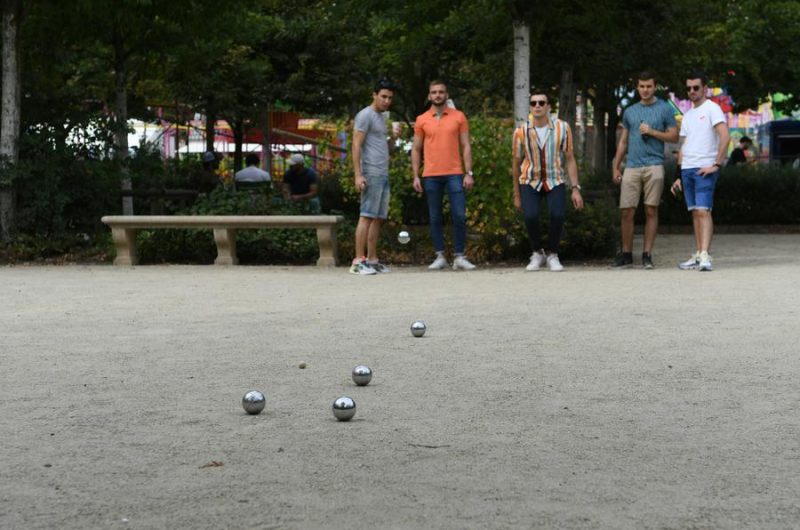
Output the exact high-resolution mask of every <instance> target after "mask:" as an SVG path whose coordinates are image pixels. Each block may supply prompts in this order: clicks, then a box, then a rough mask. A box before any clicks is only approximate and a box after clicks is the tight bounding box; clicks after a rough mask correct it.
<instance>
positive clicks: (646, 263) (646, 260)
mask: <svg viewBox="0 0 800 530" xmlns="http://www.w3.org/2000/svg"><path fill="white" fill-rule="evenodd" d="M642 267H644V268H645V269H652V268H654V265H653V256H652V255H651V254H648V253H646V252H643V253H642Z"/></svg>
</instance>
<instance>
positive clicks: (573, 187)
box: [572, 184, 583, 191]
mask: <svg viewBox="0 0 800 530" xmlns="http://www.w3.org/2000/svg"><path fill="white" fill-rule="evenodd" d="M572 189H573V190H578V191H581V190H582V189H583V188H581V185H580V184H575V185H574V186H572Z"/></svg>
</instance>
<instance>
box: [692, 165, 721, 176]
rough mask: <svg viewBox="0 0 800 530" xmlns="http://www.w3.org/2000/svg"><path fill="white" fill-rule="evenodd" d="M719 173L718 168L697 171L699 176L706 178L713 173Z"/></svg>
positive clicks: (709, 167) (711, 167) (712, 167)
mask: <svg viewBox="0 0 800 530" xmlns="http://www.w3.org/2000/svg"><path fill="white" fill-rule="evenodd" d="M717 171H719V168H718V167H717V166H708V167H701V168H700V169H698V170H697V174H698V175H702V176H704V177H705V176H706V175H710V174H711V173H715V172H717Z"/></svg>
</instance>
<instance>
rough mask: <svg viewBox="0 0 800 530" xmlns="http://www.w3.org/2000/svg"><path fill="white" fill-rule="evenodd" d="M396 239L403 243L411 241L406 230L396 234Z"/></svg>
mask: <svg viewBox="0 0 800 530" xmlns="http://www.w3.org/2000/svg"><path fill="white" fill-rule="evenodd" d="M397 240H398V241H399V242H401V243H402V244H404V245H405V244H406V243H408V242H409V241H411V236H410V235H409V234H408V232H406V231H405V230H403V231H402V232H400V233H399V234H397Z"/></svg>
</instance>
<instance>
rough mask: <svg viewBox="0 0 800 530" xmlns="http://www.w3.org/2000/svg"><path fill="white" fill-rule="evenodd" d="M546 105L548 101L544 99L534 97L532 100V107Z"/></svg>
mask: <svg viewBox="0 0 800 530" xmlns="http://www.w3.org/2000/svg"><path fill="white" fill-rule="evenodd" d="M545 105H547V101H546V100H544V101H543V100H541V99H532V100H531V107H544V106H545Z"/></svg>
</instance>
